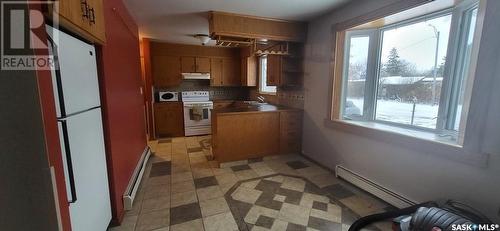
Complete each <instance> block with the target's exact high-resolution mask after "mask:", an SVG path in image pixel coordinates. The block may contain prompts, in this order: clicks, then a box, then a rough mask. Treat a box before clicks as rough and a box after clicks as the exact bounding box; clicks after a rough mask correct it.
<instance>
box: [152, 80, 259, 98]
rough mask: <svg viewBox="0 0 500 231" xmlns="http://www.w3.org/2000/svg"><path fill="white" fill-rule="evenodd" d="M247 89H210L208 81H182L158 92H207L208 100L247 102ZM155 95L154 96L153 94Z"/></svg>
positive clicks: (248, 96)
mask: <svg viewBox="0 0 500 231" xmlns="http://www.w3.org/2000/svg"><path fill="white" fill-rule="evenodd" d="M250 89H252V88H249V87H212V86H210V80H184V81H182V83H181V84H180V85H179V86H176V87H169V88H160V89H156V90H155V93H156V92H158V91H176V92H182V91H209V92H210V100H229V99H231V100H248V99H249V98H250ZM155 95H156V94H155Z"/></svg>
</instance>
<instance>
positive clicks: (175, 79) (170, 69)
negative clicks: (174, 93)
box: [151, 56, 182, 87]
mask: <svg viewBox="0 0 500 231" xmlns="http://www.w3.org/2000/svg"><path fill="white" fill-rule="evenodd" d="M151 59H152V69H153V71H152V72H153V82H154V86H155V87H173V86H178V85H179V84H181V82H182V75H181V58H180V57H178V56H152V57H151Z"/></svg>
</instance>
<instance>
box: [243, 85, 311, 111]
mask: <svg viewBox="0 0 500 231" xmlns="http://www.w3.org/2000/svg"><path fill="white" fill-rule="evenodd" d="M259 95H262V96H263V97H264V98H265V101H266V102H268V103H271V104H277V105H283V106H288V107H293V108H299V109H303V108H304V91H303V90H292V89H284V88H278V91H277V93H276V95H268V94H260V93H258V91H257V89H256V88H253V89H252V90H251V91H250V98H251V99H252V100H257V96H259Z"/></svg>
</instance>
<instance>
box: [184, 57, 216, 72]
mask: <svg viewBox="0 0 500 231" xmlns="http://www.w3.org/2000/svg"><path fill="white" fill-rule="evenodd" d="M181 70H182V73H210V58H205V57H181Z"/></svg>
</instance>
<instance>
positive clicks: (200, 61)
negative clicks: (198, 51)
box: [196, 57, 210, 73]
mask: <svg viewBox="0 0 500 231" xmlns="http://www.w3.org/2000/svg"><path fill="white" fill-rule="evenodd" d="M196 72H201V73H209V72H210V58H203V57H196Z"/></svg>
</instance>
